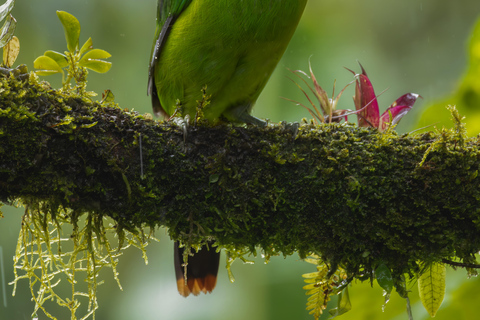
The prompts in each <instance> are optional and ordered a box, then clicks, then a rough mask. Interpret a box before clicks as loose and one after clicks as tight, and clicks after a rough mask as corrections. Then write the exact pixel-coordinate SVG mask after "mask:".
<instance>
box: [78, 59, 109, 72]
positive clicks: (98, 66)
mask: <svg viewBox="0 0 480 320" xmlns="http://www.w3.org/2000/svg"><path fill="white" fill-rule="evenodd" d="M80 66H82V67H85V68H88V69H91V70H93V71H95V72H98V73H105V72H107V71H108V70H110V68H111V67H112V63H111V62H107V61H103V60H90V61H87V62H85V63H82V64H81V65H80Z"/></svg>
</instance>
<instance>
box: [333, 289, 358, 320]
mask: <svg viewBox="0 0 480 320" xmlns="http://www.w3.org/2000/svg"><path fill="white" fill-rule="evenodd" d="M350 310H352V303H351V302H350V296H349V294H348V287H345V289H343V291H342V292H341V293H340V295H339V296H338V301H337V307H336V308H334V309H332V310H329V311H328V312H329V313H330V314H331V315H332V316H331V317H330V319H333V318H335V317H336V316H340V315H342V314H344V313H347V312H348V311H350Z"/></svg>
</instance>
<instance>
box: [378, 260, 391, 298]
mask: <svg viewBox="0 0 480 320" xmlns="http://www.w3.org/2000/svg"><path fill="white" fill-rule="evenodd" d="M375 278H376V279H377V282H378V284H379V285H380V287H382V288H383V290H385V291H386V292H387V293H390V292H392V289H393V279H392V273H391V272H390V269H389V268H388V267H387V266H386V265H385V264H383V263H382V264H380V265H379V266H378V267H377V269H375Z"/></svg>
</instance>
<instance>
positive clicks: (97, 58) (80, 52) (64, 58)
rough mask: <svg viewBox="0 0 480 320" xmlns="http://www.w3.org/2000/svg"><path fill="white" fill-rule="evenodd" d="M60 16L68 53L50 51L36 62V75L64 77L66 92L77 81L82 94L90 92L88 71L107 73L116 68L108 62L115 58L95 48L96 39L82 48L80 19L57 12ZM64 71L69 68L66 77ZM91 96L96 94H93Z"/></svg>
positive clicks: (77, 87) (77, 86)
mask: <svg viewBox="0 0 480 320" xmlns="http://www.w3.org/2000/svg"><path fill="white" fill-rule="evenodd" d="M57 16H58V18H59V19H60V21H61V22H62V25H63V29H64V30H65V38H66V41H67V49H68V50H67V51H65V52H64V53H60V52H56V51H52V50H48V51H45V53H44V54H43V55H42V56H40V57H38V58H37V59H35V61H34V64H33V65H34V67H35V68H36V69H38V70H37V71H36V73H37V74H38V75H41V76H48V75H52V74H56V73H60V74H62V83H63V91H68V90H69V89H70V82H71V80H72V79H73V80H74V81H75V84H76V86H75V88H76V89H77V91H78V92H79V93H81V94H82V93H86V92H85V88H86V81H87V75H88V71H87V69H90V70H93V71H95V72H99V73H105V72H107V71H108V70H110V68H111V67H112V63H111V62H108V61H105V60H104V59H107V58H110V57H111V55H110V53H108V52H107V51H105V50H102V49H93V42H92V38H88V40H87V41H86V42H85V43H84V44H83V45H82V47H80V48H79V39H80V22H78V20H77V18H75V17H74V16H73V15H71V14H70V13H68V12H65V11H57ZM64 69H66V73H67V75H66V77H65V72H64ZM89 95H91V96H92V95H95V94H94V93H91V92H90V93H89Z"/></svg>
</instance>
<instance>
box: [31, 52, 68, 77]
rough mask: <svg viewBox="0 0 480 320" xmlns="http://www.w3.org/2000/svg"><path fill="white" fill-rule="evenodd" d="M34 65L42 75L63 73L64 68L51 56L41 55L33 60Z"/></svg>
mask: <svg viewBox="0 0 480 320" xmlns="http://www.w3.org/2000/svg"><path fill="white" fill-rule="evenodd" d="M33 67H34V68H35V69H38V70H36V71H35V72H36V73H37V74H38V75H41V76H48V75H51V74H55V73H63V70H62V68H60V66H59V65H58V63H57V62H56V61H55V60H53V59H52V58H50V57H47V56H40V57H38V58H37V59H35V61H34V62H33Z"/></svg>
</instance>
